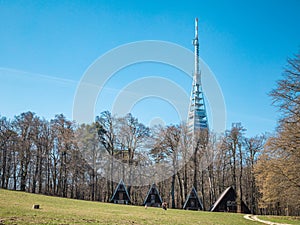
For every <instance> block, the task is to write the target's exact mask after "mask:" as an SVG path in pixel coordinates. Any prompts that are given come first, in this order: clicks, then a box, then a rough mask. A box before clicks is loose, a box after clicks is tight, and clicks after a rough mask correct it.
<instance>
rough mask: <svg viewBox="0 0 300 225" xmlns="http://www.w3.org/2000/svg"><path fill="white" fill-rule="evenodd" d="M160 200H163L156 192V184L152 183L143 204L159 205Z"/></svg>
mask: <svg viewBox="0 0 300 225" xmlns="http://www.w3.org/2000/svg"><path fill="white" fill-rule="evenodd" d="M162 202H163V201H162V199H161V197H160V194H159V192H158V189H157V187H156V185H155V184H152V186H151V187H150V189H149V191H148V193H147V196H146V198H145V200H144V203H143V204H144V205H145V206H152V207H160V206H161V204H162Z"/></svg>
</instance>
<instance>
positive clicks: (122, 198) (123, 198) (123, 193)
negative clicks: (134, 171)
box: [110, 179, 131, 204]
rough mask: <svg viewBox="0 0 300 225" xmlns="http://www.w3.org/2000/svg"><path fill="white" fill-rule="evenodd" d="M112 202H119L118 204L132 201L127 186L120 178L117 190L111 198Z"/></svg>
mask: <svg viewBox="0 0 300 225" xmlns="http://www.w3.org/2000/svg"><path fill="white" fill-rule="evenodd" d="M110 202H112V203H117V204H130V203H131V200H130V196H129V194H128V192H127V189H126V186H125V184H124V182H123V180H122V179H121V180H120V182H119V184H118V186H117V187H116V189H115V192H114V194H113V196H112V198H111V199H110Z"/></svg>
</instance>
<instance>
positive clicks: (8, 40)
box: [0, 0, 300, 136]
mask: <svg viewBox="0 0 300 225" xmlns="http://www.w3.org/2000/svg"><path fill="white" fill-rule="evenodd" d="M299 11H300V2H299V1H297V0H294V1H292V0H285V1H279V0H277V1H276V0H275V1H266V0H265V1H264V0H263V1H256V0H255V1H188V0H187V1H172V2H169V1H155V0H154V1H74V2H67V1H45V2H44V1H0V96H1V100H0V114H1V115H2V116H7V117H9V118H13V116H15V115H18V114H20V113H21V112H24V111H28V110H31V111H33V112H35V113H37V114H38V115H39V116H41V117H45V118H47V119H50V118H53V117H54V115H55V114H58V113H64V114H65V115H66V116H67V117H68V118H70V119H71V118H72V107H73V99H74V95H75V93H76V88H77V86H78V84H79V81H80V79H81V77H82V76H83V74H84V72H85V71H86V70H87V68H88V67H89V66H90V65H91V64H92V63H93V62H94V61H95V60H96V59H97V58H99V57H100V56H101V55H103V54H105V53H106V52H107V51H109V50H111V49H113V48H116V47H117V46H119V45H123V44H126V43H130V42H135V41H142V40H163V41H168V42H173V43H176V44H178V45H181V46H183V47H185V48H188V49H190V50H193V46H192V44H191V40H192V39H193V36H194V18H195V17H198V18H199V41H200V56H201V58H202V59H203V60H204V61H205V62H206V63H207V64H208V66H209V67H210V68H211V70H212V71H213V72H214V74H215V76H216V78H217V80H218V82H219V84H220V87H221V89H222V92H223V95H224V98H225V103H226V108H227V127H228V128H229V127H230V125H231V123H233V122H241V123H242V124H243V125H244V127H245V128H246V129H247V135H248V136H253V135H256V134H260V133H263V132H266V131H268V132H272V131H274V129H275V127H276V121H277V119H278V116H279V114H278V112H277V111H276V108H274V107H273V106H271V98H270V97H268V95H267V93H268V92H269V91H270V90H271V89H272V88H273V87H274V85H275V82H276V80H278V79H280V77H281V73H282V70H283V67H284V65H285V64H286V59H287V57H288V56H292V55H293V54H294V53H297V52H298V51H299V47H300V29H299V21H300V13H299ZM192 69H193V68H191V72H192ZM150 75H156V76H165V77H167V78H168V79H172V80H174V82H177V83H178V84H180V86H181V87H182V88H183V89H185V90H186V91H187V92H188V93H189V92H190V82H191V81H190V79H188V78H187V77H184V76H181V75H180V74H179V72H178V71H175V70H174V69H172V68H171V69H168V68H167V67H164V66H161V65H159V66H157V65H156V66H151V65H149V64H146V65H145V66H144V67H141V66H136V67H133V68H131V67H129V68H125V69H124V70H123V71H120V73H119V74H116V76H114V77H112V79H110V81H109V82H108V83H107V86H106V88H105V91H106V92H104V93H102V95H99V98H98V102H97V104H96V109H95V112H96V114H97V113H99V112H101V111H103V110H106V109H110V107H111V103H112V101H113V99H114V97H115V96H116V95H117V93H118V91H119V90H121V89H122V88H123V87H124V86H126V85H127V84H129V83H130V82H132V81H134V80H135V79H139V78H140V77H143V76H150ZM132 112H133V114H134V115H135V116H136V117H138V118H139V119H140V120H141V121H142V122H144V123H146V124H149V123H150V122H151V120H153V118H156V117H160V118H161V119H162V120H164V121H165V122H166V123H167V124H168V123H178V122H179V121H178V117H176V113H175V112H174V109H173V108H172V107H170V105H168V104H167V103H166V102H163V101H161V100H159V99H155V98H154V99H149V98H148V99H145V100H144V101H141V102H140V103H139V104H137V105H136V107H135V108H134V109H133V111H132Z"/></svg>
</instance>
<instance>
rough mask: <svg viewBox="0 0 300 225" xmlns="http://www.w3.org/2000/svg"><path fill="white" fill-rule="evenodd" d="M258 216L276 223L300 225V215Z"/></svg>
mask: <svg viewBox="0 0 300 225" xmlns="http://www.w3.org/2000/svg"><path fill="white" fill-rule="evenodd" d="M258 218H259V219H262V220H267V221H271V222H275V223H286V224H293V225H294V224H295V225H297V224H298V225H300V217H295V216H258Z"/></svg>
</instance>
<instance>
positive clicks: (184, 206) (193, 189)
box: [183, 186, 203, 209]
mask: <svg viewBox="0 0 300 225" xmlns="http://www.w3.org/2000/svg"><path fill="white" fill-rule="evenodd" d="M192 192H194V193H195V196H196V198H197V200H198V202H199V203H200V206H201V209H203V204H202V202H201V200H200V198H199V197H198V194H197V191H196V189H195V187H194V186H193V187H192V190H191V192H190V193H189V195H188V197H187V199H186V200H185V203H184V205H183V208H184V209H185V208H186V205H187V203H188V201H189V199H190V196H191V193H192Z"/></svg>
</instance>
